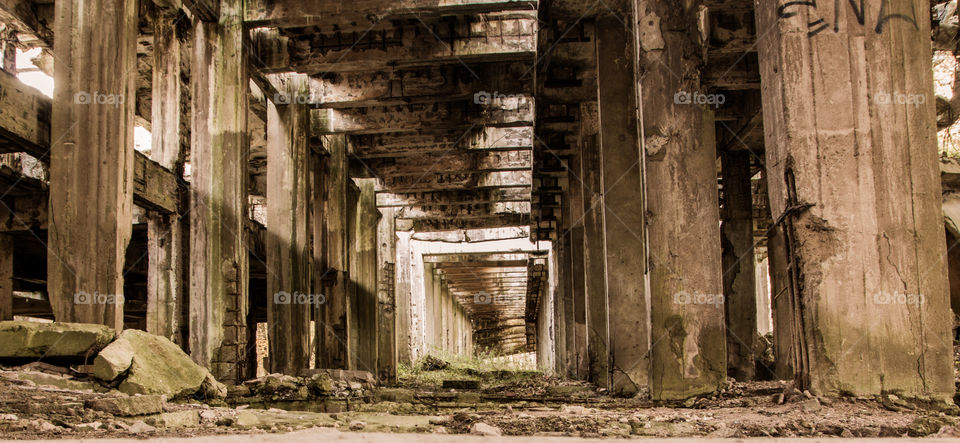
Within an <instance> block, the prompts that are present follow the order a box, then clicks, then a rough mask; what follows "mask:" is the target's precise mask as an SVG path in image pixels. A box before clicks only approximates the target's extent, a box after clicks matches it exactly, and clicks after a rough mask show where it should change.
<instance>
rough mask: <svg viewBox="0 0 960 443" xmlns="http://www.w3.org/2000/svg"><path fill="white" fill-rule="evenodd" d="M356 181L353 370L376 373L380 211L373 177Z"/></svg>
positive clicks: (353, 273)
mask: <svg viewBox="0 0 960 443" xmlns="http://www.w3.org/2000/svg"><path fill="white" fill-rule="evenodd" d="M356 182H357V185H358V186H359V188H360V189H359V191H360V193H359V196H358V197H359V199H358V200H357V207H356V215H355V216H354V218H353V222H354V223H353V226H352V227H351V231H352V232H353V234H352V235H351V238H352V239H353V241H352V242H351V245H352V247H353V248H354V249H355V255H356V260H353V261H351V262H350V279H351V281H352V282H353V285H354V289H355V298H354V300H355V301H356V303H355V304H354V305H353V306H352V309H354V310H355V311H356V313H357V314H356V318H357V327H356V332H357V340H356V343H357V347H356V348H355V349H353V354H354V355H356V356H357V364H356V365H355V368H356V369H360V370H363V371H370V372H371V373H373V374H379V373H380V371H379V364H378V358H377V357H378V355H379V352H378V350H379V344H378V343H377V341H378V339H379V336H380V332H379V324H378V322H377V318H378V310H379V309H378V300H377V224H379V223H380V211H378V210H377V195H376V194H377V193H376V180H375V179H360V180H357V181H356Z"/></svg>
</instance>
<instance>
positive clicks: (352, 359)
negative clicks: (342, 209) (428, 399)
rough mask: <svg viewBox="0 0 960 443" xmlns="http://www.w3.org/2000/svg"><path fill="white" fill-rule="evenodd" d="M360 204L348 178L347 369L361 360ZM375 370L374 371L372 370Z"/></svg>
mask: <svg viewBox="0 0 960 443" xmlns="http://www.w3.org/2000/svg"><path fill="white" fill-rule="evenodd" d="M359 204H360V188H359V187H358V186H357V185H356V184H355V183H354V182H353V180H352V179H349V178H348V180H347V218H346V220H344V223H345V224H346V232H347V242H346V247H347V268H346V269H347V271H346V290H347V297H346V300H345V309H346V318H347V321H346V325H347V331H348V332H347V337H348V340H347V343H348V345H347V367H346V369H358V368H359V364H360V362H361V359H360V353H359V352H358V350H359V347H360V330H359V328H360V311H359V310H358V309H357V298H358V295H357V294H358V288H357V286H358V284H359V282H358V281H357V277H358V276H359V274H358V272H357V269H356V265H357V260H358V252H359V249H358V248H357V247H356V245H357V244H358V243H359V242H360V236H359V230H357V229H356V227H357V223H358V221H357V219H358V218H359V217H358V215H359V213H358V210H357V207H358V206H359ZM362 370H364V371H369V370H370V369H369V368H363V369H362ZM371 372H373V371H371Z"/></svg>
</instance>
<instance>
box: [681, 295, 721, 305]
mask: <svg viewBox="0 0 960 443" xmlns="http://www.w3.org/2000/svg"><path fill="white" fill-rule="evenodd" d="M723 301H724V298H723V294H702V293H697V292H687V291H680V292H677V293H676V294H673V303H674V304H678V305H714V306H723Z"/></svg>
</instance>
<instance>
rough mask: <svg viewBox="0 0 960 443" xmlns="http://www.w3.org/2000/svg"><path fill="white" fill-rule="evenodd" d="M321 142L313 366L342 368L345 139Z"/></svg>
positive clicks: (346, 338) (346, 333)
mask: <svg viewBox="0 0 960 443" xmlns="http://www.w3.org/2000/svg"><path fill="white" fill-rule="evenodd" d="M321 115H323V114H322V111H321ZM323 145H324V147H325V148H326V149H327V151H328V152H329V153H330V155H329V157H327V160H326V162H325V166H326V171H325V173H324V185H325V188H326V189H325V190H324V194H325V195H324V221H325V222H326V225H327V226H326V235H325V237H324V242H325V247H326V254H327V256H326V263H327V269H326V270H325V271H324V277H323V280H324V282H325V283H326V285H325V288H326V290H325V291H324V295H325V296H326V302H325V303H324V304H323V306H322V308H321V309H320V318H319V319H318V321H316V322H315V326H316V334H315V335H316V337H317V360H318V362H317V366H318V367H321V368H333V369H345V368H347V367H348V365H349V364H350V361H349V360H350V358H349V351H348V347H349V343H350V328H349V321H348V315H347V303H348V286H349V277H348V275H347V272H348V266H349V259H348V254H349V250H350V244H349V240H348V229H347V219H348V217H349V215H348V210H347V187H348V185H349V183H350V179H349V176H348V170H347V168H348V162H347V141H346V138H345V137H344V136H341V135H331V136H324V137H323Z"/></svg>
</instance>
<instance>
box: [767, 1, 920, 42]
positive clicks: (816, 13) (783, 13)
mask: <svg viewBox="0 0 960 443" xmlns="http://www.w3.org/2000/svg"><path fill="white" fill-rule="evenodd" d="M828 1H829V0H828ZM844 1H845V2H846V3H847V5H848V6H849V7H850V9H851V10H852V12H853V15H854V17H856V19H857V23H859V24H860V26H867V9H866V5H865V3H866V0H833V20H831V21H827V19H825V18H822V17H821V16H820V12H821V9H820V8H819V5H818V4H817V0H792V1H787V2H785V3H783V4H782V5H780V7H778V8H777V17H779V18H780V19H786V18H790V17H795V16H797V15H799V14H800V12H801V11H802V10H803V9H807V11H808V16H809V17H810V20H809V21H808V22H807V35H808V36H809V37H813V36H815V35H817V34H819V33H821V32H823V31H826V30H828V29H830V28H831V23H833V25H832V27H833V32H840V12H841V8H843V5H842V3H843V2H844ZM879 1H880V10H879V12H878V14H877V16H876V26H875V27H874V28H873V30H874V32H876V33H877V34H882V33H883V29H884V26H886V24H887V23H889V22H891V21H894V20H902V21H904V22H906V23H907V24H910V25H913V27H914V29H917V30H919V29H920V26H919V24H918V22H917V13H916V10H915V9H914V8H913V5H912V4H911V5H910V6H911V7H910V11H909V14H904V13H903V12H901V11H893V10H891V8H890V2H889V1H888V0H879ZM820 3H821V4H822V3H823V2H822V1H821V2H820ZM824 9H826V8H824Z"/></svg>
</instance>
